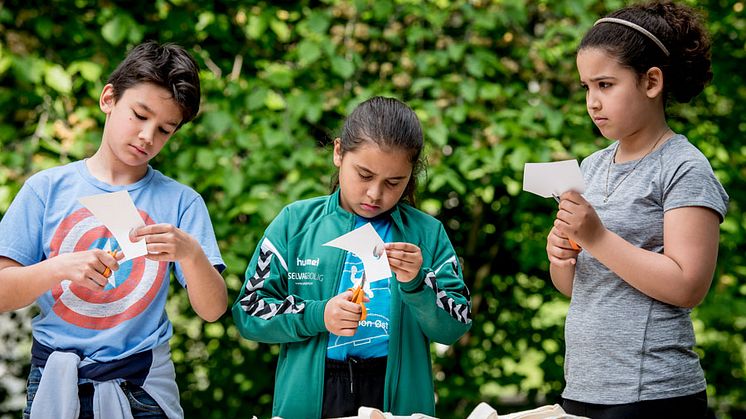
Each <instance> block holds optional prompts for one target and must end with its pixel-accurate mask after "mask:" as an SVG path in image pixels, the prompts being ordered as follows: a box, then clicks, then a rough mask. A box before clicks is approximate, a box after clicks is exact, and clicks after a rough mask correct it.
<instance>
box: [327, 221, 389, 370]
mask: <svg viewBox="0 0 746 419" xmlns="http://www.w3.org/2000/svg"><path fill="white" fill-rule="evenodd" d="M368 222H370V223H371V224H372V225H373V228H375V229H376V232H377V233H378V235H379V236H381V238H382V239H383V241H384V242H386V243H390V242H391V219H390V218H389V217H388V216H383V217H378V218H375V219H367V218H362V217H356V220H355V228H358V227H362V226H363V225H365V224H366V223H368ZM364 271H365V269H364V267H363V261H361V260H360V258H359V257H357V255H355V254H354V253H352V252H347V257H346V259H345V265H344V269H343V270H342V279H341V281H340V282H339V292H340V293H342V292H345V291H346V290H347V289H349V288H353V287H354V286H357V284H359V283H360V280H361V278H362V276H363V273H364ZM353 278H354V281H353ZM390 284H391V278H386V279H381V280H378V281H374V282H371V283H370V292H368V287H364V289H365V291H366V295H367V297H368V298H369V299H370V301H369V302H367V303H365V308H366V309H367V311H368V314H367V316H366V319H365V320H361V321H360V323H359V326H358V328H357V331H356V332H355V334H354V335H353V336H337V335H335V334H333V333H329V343H328V346H327V348H326V356H327V358H331V359H336V360H338V361H344V360H346V359H347V357H349V356H354V357H356V358H378V357H382V356H387V355H388V353H389V320H390V313H391V290H390V289H389V285H390Z"/></svg>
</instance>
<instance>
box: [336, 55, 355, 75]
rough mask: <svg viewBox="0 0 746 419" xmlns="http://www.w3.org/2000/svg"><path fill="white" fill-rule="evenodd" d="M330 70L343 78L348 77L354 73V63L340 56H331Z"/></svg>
mask: <svg viewBox="0 0 746 419" xmlns="http://www.w3.org/2000/svg"><path fill="white" fill-rule="evenodd" d="M332 71H333V72H334V73H335V74H337V75H339V76H340V77H342V78H343V79H349V78H350V77H352V75H353V74H354V73H355V65H354V64H352V62H350V61H348V60H346V59H344V58H342V57H339V56H334V57H332Z"/></svg>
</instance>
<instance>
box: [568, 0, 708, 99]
mask: <svg viewBox="0 0 746 419" xmlns="http://www.w3.org/2000/svg"><path fill="white" fill-rule="evenodd" d="M606 17H612V18H617V19H623V20H626V21H629V22H632V23H636V24H637V25H639V26H642V27H643V28H645V29H647V30H648V31H649V32H651V33H652V34H653V35H655V37H656V38H658V39H659V40H660V41H661V42H662V43H663V45H665V47H666V49H668V50H669V51H670V56H666V54H665V53H664V52H663V50H661V48H660V47H658V46H657V45H656V44H655V43H654V42H653V41H651V40H650V39H649V38H648V37H646V36H645V35H643V34H642V33H640V32H639V31H637V30H635V29H633V28H629V27H627V26H624V25H620V24H617V23H611V22H603V23H600V24H598V25H596V26H594V27H592V28H591V29H590V30H589V31H588V33H586V34H585V36H584V37H583V40H582V41H581V42H580V46H579V47H578V51H580V50H582V49H584V48H601V49H603V50H604V51H606V52H607V53H608V54H610V55H612V56H614V57H616V58H617V60H618V61H619V63H620V64H621V65H623V66H625V67H628V68H630V69H632V70H634V71H635V72H636V73H637V74H638V75H640V76H642V75H643V74H645V73H646V72H647V71H648V70H649V69H650V68H651V67H658V68H660V69H661V71H662V72H663V80H664V82H663V86H664V97H665V98H666V99H673V100H676V101H677V102H682V103H686V102H689V101H690V100H691V99H692V98H693V97H694V96H696V95H698V94H699V93H700V92H702V90H703V89H704V87H705V85H706V84H707V83H709V82H710V80H712V66H711V52H710V47H711V42H710V37H709V34H708V33H707V30H706V29H705V26H704V23H703V21H702V18H701V17H700V15H699V13H697V11H695V10H694V9H692V8H690V7H688V6H686V5H683V4H677V3H674V2H671V1H654V2H650V3H645V4H637V5H633V6H630V7H625V8H623V9H620V10H617V11H615V12H613V13H611V14H609V15H607V16H606Z"/></svg>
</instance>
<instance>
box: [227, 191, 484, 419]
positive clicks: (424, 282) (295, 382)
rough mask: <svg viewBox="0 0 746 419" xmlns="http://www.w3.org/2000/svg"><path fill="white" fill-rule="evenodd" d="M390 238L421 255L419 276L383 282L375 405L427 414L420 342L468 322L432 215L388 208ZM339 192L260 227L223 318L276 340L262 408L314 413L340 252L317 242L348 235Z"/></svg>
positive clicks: (428, 392) (430, 410)
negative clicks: (387, 316) (387, 315)
mask: <svg viewBox="0 0 746 419" xmlns="http://www.w3.org/2000/svg"><path fill="white" fill-rule="evenodd" d="M391 217H392V220H393V224H392V239H393V241H396V242H400V241H401V242H409V243H413V244H415V245H417V246H419V248H420V249H421V251H422V258H423V263H422V269H421V270H420V274H419V275H418V276H417V277H416V278H415V279H413V280H412V281H410V282H408V283H400V282H397V281H391V326H390V327H391V329H390V336H389V354H388V361H387V367H386V388H385V389H384V401H383V408H384V410H385V411H389V412H392V413H394V414H397V415H409V414H412V413H418V412H419V413H425V414H428V415H434V414H435V399H434V389H433V377H432V365H431V360H430V342H431V341H434V342H439V343H443V344H451V343H453V342H455V341H456V340H457V339H458V338H459V337H461V336H462V335H463V334H464V333H465V332H466V331H467V330H469V328H470V327H471V317H470V314H471V313H470V310H471V306H470V299H469V291H468V289H467V288H466V286H465V285H464V282H463V278H462V274H461V268H460V265H459V263H458V258H457V257H456V254H455V252H454V250H453V247H452V246H451V242H450V241H449V240H448V236H447V235H446V233H445V230H444V229H443V225H442V224H441V223H440V222H439V221H438V220H436V219H435V218H433V217H431V216H429V215H427V214H425V213H423V212H421V211H419V210H417V209H415V208H413V207H411V206H409V205H406V204H398V205H397V206H396V207H395V208H394V209H393V210H392V213H391ZM354 225H355V216H354V215H353V214H351V213H349V212H347V211H345V210H344V209H343V208H342V207H340V205H339V192H335V193H334V194H332V195H329V196H323V197H318V198H313V199H309V200H305V201H299V202H296V203H293V204H291V205H288V206H287V207H285V208H284V209H283V210H282V212H281V213H280V214H279V215H278V216H277V218H275V220H274V221H272V223H271V224H270V225H269V227H268V228H267V230H266V231H265V233H264V236H263V237H262V239H261V241H260V243H259V245H258V247H257V249H256V251H255V252H254V256H253V257H252V259H251V263H250V264H249V267H248V269H247V271H246V281H245V283H244V285H243V287H242V289H241V293H240V295H239V297H238V299H237V300H236V302H235V304H234V305H233V318H234V321H235V322H236V325H237V326H238V329H239V331H240V332H241V335H242V336H243V337H245V338H247V339H251V340H256V341H259V342H267V343H280V344H282V345H281V349H280V358H279V360H278V365H277V372H276V376H275V392H274V402H273V408H272V414H273V415H275V416H280V417H283V418H286V419H295V418H317V417H320V416H321V407H322V406H321V405H322V401H323V394H322V393H323V391H324V362H325V359H326V347H327V341H328V338H329V332H328V331H327V330H326V327H325V326H324V307H325V305H326V302H327V301H328V300H329V299H330V298H332V297H334V296H335V295H337V293H338V289H339V282H340V277H341V272H342V269H343V265H344V260H345V251H343V250H341V249H338V248H334V247H329V246H322V244H324V243H326V242H328V241H330V240H332V239H334V238H336V237H338V236H340V235H342V234H344V233H347V232H349V231H351V230H352V229H353V228H354Z"/></svg>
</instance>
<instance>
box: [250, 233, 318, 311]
mask: <svg viewBox="0 0 746 419" xmlns="http://www.w3.org/2000/svg"><path fill="white" fill-rule="evenodd" d="M275 257H276V258H277V259H278V262H279V264H280V265H281V267H282V268H283V269H284V270H285V272H287V265H286V263H285V261H284V260H283V259H282V256H280V255H279V253H278V252H277V249H276V248H275V246H274V245H272V243H271V242H270V241H269V239H267V238H266V237H265V238H264V240H262V245H261V247H260V249H259V257H258V259H257V262H256V270H255V271H254V275H252V276H251V278H249V280H248V281H246V287H245V290H244V291H245V296H244V298H242V299H241V300H240V303H241V308H242V309H243V310H244V311H245V312H246V313H248V314H249V315H250V316H255V317H259V318H262V319H264V320H269V319H271V318H272V317H274V316H276V315H278V314H295V313H301V312H303V310H304V309H305V304H304V303H303V302H302V301H301V302H298V301H296V299H295V297H294V296H292V295H289V296H287V297H286V298H285V299H284V300H270V299H267V298H265V297H264V296H263V295H262V293H261V290H262V289H263V288H264V287H265V284H266V281H267V280H268V279H269V278H270V273H271V270H272V259H273V258H275ZM265 295H266V294H265Z"/></svg>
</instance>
